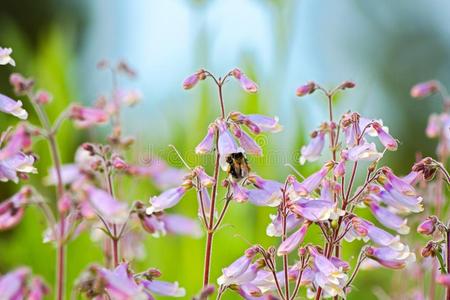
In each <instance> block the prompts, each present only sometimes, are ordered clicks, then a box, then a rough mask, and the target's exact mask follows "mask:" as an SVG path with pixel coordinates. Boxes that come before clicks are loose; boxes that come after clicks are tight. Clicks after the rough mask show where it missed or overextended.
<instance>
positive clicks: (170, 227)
mask: <svg viewBox="0 0 450 300" xmlns="http://www.w3.org/2000/svg"><path fill="white" fill-rule="evenodd" d="M162 222H163V223H164V227H165V230H166V231H167V233H169V234H177V235H187V236H191V237H194V238H200V237H201V236H202V229H201V227H200V225H199V223H198V222H197V221H196V220H192V219H190V218H186V217H184V216H182V215H175V214H167V215H164V216H163V218H162Z"/></svg>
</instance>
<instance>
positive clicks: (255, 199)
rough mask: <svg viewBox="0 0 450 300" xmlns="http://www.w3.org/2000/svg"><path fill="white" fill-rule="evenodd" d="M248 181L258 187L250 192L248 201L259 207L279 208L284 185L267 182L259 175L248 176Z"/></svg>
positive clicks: (271, 181) (272, 181)
mask: <svg viewBox="0 0 450 300" xmlns="http://www.w3.org/2000/svg"><path fill="white" fill-rule="evenodd" d="M247 180H248V181H249V182H251V183H253V185H254V186H255V187H256V189H252V190H248V199H249V201H250V202H251V203H253V204H255V205H258V206H271V207H274V206H278V205H279V203H280V201H281V188H282V187H283V185H282V184H281V183H279V182H277V181H274V180H266V179H263V178H261V177H259V176H257V175H250V176H248V178H247Z"/></svg>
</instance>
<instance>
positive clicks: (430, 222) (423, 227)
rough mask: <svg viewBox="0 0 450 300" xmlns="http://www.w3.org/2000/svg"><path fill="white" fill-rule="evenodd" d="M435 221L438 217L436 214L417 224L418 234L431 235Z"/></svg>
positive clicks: (434, 228)
mask: <svg viewBox="0 0 450 300" xmlns="http://www.w3.org/2000/svg"><path fill="white" fill-rule="evenodd" d="M437 222H438V218H437V217H436V216H430V217H428V218H427V219H426V220H425V221H423V222H422V223H420V224H419V226H418V227H417V232H418V233H420V234H426V235H432V234H433V233H434V231H435V230H436V225H437Z"/></svg>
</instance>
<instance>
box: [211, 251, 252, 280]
mask: <svg viewBox="0 0 450 300" xmlns="http://www.w3.org/2000/svg"><path fill="white" fill-rule="evenodd" d="M256 254H257V247H256V246H254V247H250V248H248V249H247V250H246V251H245V254H244V255H243V256H241V257H240V258H238V259H237V260H235V261H234V262H233V263H232V264H231V265H229V266H228V267H226V268H223V269H222V276H220V277H219V278H218V279H217V283H218V284H220V285H221V284H224V283H229V282H233V280H235V279H236V278H238V277H239V276H240V275H242V274H244V273H245V271H247V269H248V268H249V267H250V264H251V262H252V260H253V258H254V257H255V255H256Z"/></svg>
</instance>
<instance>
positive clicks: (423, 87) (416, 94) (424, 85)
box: [411, 80, 439, 98]
mask: <svg viewBox="0 0 450 300" xmlns="http://www.w3.org/2000/svg"><path fill="white" fill-rule="evenodd" d="M438 90H439V83H438V82H437V81H435V80H431V81H427V82H421V83H418V84H416V85H415V86H413V87H412V88H411V97H413V98H423V97H427V96H430V95H431V94H433V93H435V92H437V91H438Z"/></svg>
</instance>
